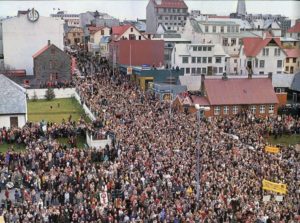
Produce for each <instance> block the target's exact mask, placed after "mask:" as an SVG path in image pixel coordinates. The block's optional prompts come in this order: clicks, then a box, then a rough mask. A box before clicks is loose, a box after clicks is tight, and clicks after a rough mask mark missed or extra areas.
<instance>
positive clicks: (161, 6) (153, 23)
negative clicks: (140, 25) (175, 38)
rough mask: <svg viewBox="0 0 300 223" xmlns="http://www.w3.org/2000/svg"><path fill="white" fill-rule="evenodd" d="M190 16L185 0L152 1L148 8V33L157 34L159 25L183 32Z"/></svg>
mask: <svg viewBox="0 0 300 223" xmlns="http://www.w3.org/2000/svg"><path fill="white" fill-rule="evenodd" d="M187 16H188V7H187V5H186V4H185V2H184V0H150V1H149V3H148V5H147V8H146V25H147V26H146V32H147V33H151V34H154V33H156V30H157V27H158V25H159V24H162V25H164V26H165V27H167V29H168V30H175V31H181V30H182V29H183V27H184V25H185V22H186V19H187Z"/></svg>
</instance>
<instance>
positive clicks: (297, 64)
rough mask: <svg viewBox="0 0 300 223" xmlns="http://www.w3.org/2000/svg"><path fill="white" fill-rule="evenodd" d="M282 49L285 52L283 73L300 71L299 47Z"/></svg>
mask: <svg viewBox="0 0 300 223" xmlns="http://www.w3.org/2000/svg"><path fill="white" fill-rule="evenodd" d="M284 51H285V53H286V59H285V62H284V71H285V73H288V74H294V73H298V72H299V71H300V49H285V50H284Z"/></svg>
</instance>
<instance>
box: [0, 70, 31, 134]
mask: <svg viewBox="0 0 300 223" xmlns="http://www.w3.org/2000/svg"><path fill="white" fill-rule="evenodd" d="M26 122H27V101H26V90H25V89H24V88H22V87H21V86H20V85H18V84H16V83H15V82H13V81H12V80H10V79H9V78H7V77H6V76H4V75H3V74H0V128H3V127H6V128H10V127H23V126H24V125H25V123H26Z"/></svg>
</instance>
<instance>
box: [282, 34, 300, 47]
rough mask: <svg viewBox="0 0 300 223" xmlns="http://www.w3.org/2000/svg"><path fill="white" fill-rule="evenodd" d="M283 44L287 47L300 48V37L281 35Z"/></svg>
mask: <svg viewBox="0 0 300 223" xmlns="http://www.w3.org/2000/svg"><path fill="white" fill-rule="evenodd" d="M280 41H281V45H282V47H283V48H285V49H300V39H299V40H298V39H294V38H291V37H280Z"/></svg>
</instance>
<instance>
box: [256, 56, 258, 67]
mask: <svg viewBox="0 0 300 223" xmlns="http://www.w3.org/2000/svg"><path fill="white" fill-rule="evenodd" d="M255 67H256V68H257V67H258V59H257V58H255Z"/></svg>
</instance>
